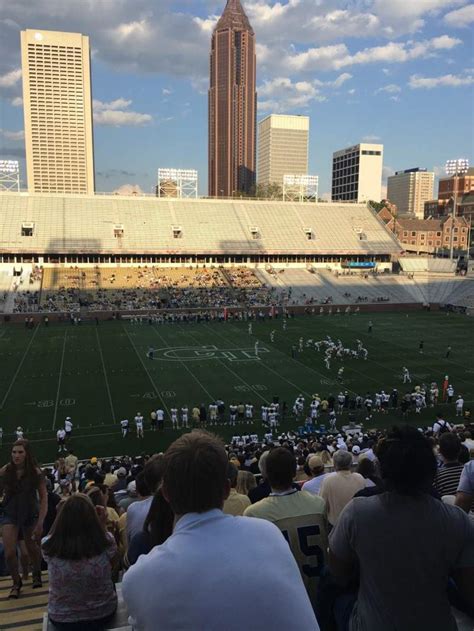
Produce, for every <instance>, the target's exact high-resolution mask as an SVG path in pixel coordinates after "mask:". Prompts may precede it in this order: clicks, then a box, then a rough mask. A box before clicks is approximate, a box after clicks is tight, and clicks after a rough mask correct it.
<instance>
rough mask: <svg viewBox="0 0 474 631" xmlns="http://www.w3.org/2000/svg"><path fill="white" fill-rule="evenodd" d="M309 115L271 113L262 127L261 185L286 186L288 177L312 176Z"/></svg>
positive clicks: (259, 168)
mask: <svg viewBox="0 0 474 631" xmlns="http://www.w3.org/2000/svg"><path fill="white" fill-rule="evenodd" d="M308 144H309V116H287V115H282V114H270V116H267V117H266V118H264V119H263V120H261V121H260V122H259V124H258V169H257V182H258V183H259V184H263V185H268V184H279V185H280V186H282V185H283V176H284V175H303V174H307V173H308Z"/></svg>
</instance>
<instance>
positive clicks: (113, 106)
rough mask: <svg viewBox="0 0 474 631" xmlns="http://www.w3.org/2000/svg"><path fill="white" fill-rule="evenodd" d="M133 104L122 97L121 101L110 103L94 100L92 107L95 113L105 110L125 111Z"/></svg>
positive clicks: (116, 100)
mask: <svg viewBox="0 0 474 631" xmlns="http://www.w3.org/2000/svg"><path fill="white" fill-rule="evenodd" d="M131 103H132V101H130V100H128V99H123V98H122V97H120V98H119V99H115V101H109V102H108V103H106V102H104V101H99V100H97V99H94V100H93V101H92V106H93V108H94V112H103V111H104V110H123V109H125V108H127V107H128V106H129V105H131Z"/></svg>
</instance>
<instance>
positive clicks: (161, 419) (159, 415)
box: [156, 408, 165, 429]
mask: <svg viewBox="0 0 474 631" xmlns="http://www.w3.org/2000/svg"><path fill="white" fill-rule="evenodd" d="M156 422H157V423H158V429H164V426H165V413H164V411H163V410H162V409H161V408H158V410H156Z"/></svg>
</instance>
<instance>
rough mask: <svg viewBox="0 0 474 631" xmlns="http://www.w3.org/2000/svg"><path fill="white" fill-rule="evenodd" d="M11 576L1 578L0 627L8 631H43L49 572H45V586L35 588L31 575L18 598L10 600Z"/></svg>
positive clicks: (2, 630)
mask: <svg viewBox="0 0 474 631" xmlns="http://www.w3.org/2000/svg"><path fill="white" fill-rule="evenodd" d="M11 586H12V580H11V578H10V577H4V578H3V577H2V578H0V629H1V631H8V630H9V629H15V631H41V630H42V629H43V615H44V611H45V609H46V608H47V606H48V574H47V573H46V572H43V587H42V588H41V589H33V588H32V587H31V577H30V578H29V579H28V580H27V581H25V582H24V583H23V589H22V590H21V595H20V598H19V599H18V600H10V599H9V598H8V594H9V593H10V589H11Z"/></svg>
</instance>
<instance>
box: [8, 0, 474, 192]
mask: <svg viewBox="0 0 474 631" xmlns="http://www.w3.org/2000/svg"><path fill="white" fill-rule="evenodd" d="M243 4H244V6H245V8H246V10H247V14H248V16H249V18H250V20H251V22H252V25H253V27H254V30H255V32H256V37H257V44H258V51H257V52H258V55H257V75H258V82H257V84H258V93H259V112H258V117H259V118H261V117H263V116H265V115H267V114H268V113H271V112H280V113H291V114H308V115H309V116H310V117H311V138H310V172H311V173H315V174H318V175H319V176H320V194H321V195H322V194H325V193H327V192H328V191H329V190H330V177H331V156H332V152H333V151H335V150H337V149H340V148H343V147H344V146H348V145H350V144H355V143H357V142H360V141H363V140H368V141H371V142H372V141H373V142H382V143H383V144H384V147H385V158H384V176H385V177H386V176H387V175H389V174H390V173H392V172H393V171H394V170H399V169H404V168H410V167H413V166H421V167H427V168H428V169H433V168H434V169H435V172H436V174H437V175H439V174H442V166H443V165H444V162H445V161H446V159H448V158H454V157H467V158H469V159H471V162H472V157H473V144H474V143H473V111H474V110H473V104H474V101H473V85H474V64H473V38H472V24H473V21H474V4H469V3H468V2H466V1H465V0H345V1H342V0H280V2H274V1H270V0H249V1H248V2H243ZM224 5H225V0H222V1H220V2H217V1H215V0H212V1H211V0H209V1H206V0H179V1H176V0H174V1H171V0H35V2H34V3H32V2H31V1H30V0H15V2H14V3H12V2H10V1H9V0H8V1H7V0H0V157H7V158H14V157H15V156H19V157H20V159H21V161H22V171H23V176H24V173H25V171H24V168H25V167H24V160H23V158H21V156H22V155H24V145H23V139H22V130H23V111H22V107H21V72H20V71H19V69H20V42H19V31H20V30H21V29H24V28H38V29H50V30H65V31H75V32H82V33H84V34H87V35H89V36H90V39H91V47H92V51H93V54H92V81H93V86H92V88H93V98H94V101H95V106H94V117H95V124H94V134H95V169H96V187H97V190H99V191H113V190H115V189H117V188H119V187H120V186H123V185H138V186H139V187H140V188H141V190H143V191H144V192H151V190H152V187H153V185H154V184H155V183H156V170H157V168H158V167H159V166H162V167H168V166H170V167H182V168H196V169H198V171H199V180H200V192H201V193H203V194H205V193H206V192H207V84H208V55H209V44H210V37H211V32H212V27H213V25H214V23H215V20H216V18H217V16H218V15H219V14H220V13H221V12H222V9H223V7H224Z"/></svg>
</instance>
